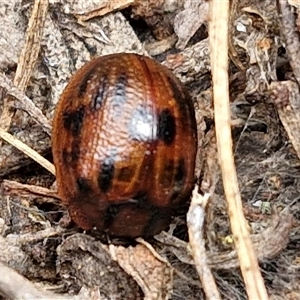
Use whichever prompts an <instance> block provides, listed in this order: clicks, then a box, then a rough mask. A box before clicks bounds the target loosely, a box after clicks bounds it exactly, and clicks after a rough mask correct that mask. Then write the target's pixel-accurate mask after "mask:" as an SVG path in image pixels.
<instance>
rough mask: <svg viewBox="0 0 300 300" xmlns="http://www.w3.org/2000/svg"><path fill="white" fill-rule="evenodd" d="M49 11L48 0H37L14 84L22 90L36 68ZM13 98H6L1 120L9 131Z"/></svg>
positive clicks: (1, 125)
mask: <svg viewBox="0 0 300 300" xmlns="http://www.w3.org/2000/svg"><path fill="white" fill-rule="evenodd" d="M47 11H48V0H36V1H35V2H34V6H33V10H32V14H31V17H30V20H29V23H28V28H27V32H26V40H25V44H24V46H23V49H22V51H21V54H20V58H19V63H18V67H17V70H16V75H15V78H14V85H15V86H17V87H18V88H19V89H20V90H21V91H25V89H26V87H27V84H28V82H29V79H30V76H31V73H32V71H33V69H34V66H35V63H36V61H37V58H38V55H39V52H40V42H41V39H42V32H43V29H44V22H45V19H46V15H47ZM10 101H11V99H10V98H9V97H7V98H5V99H4V107H3V112H2V115H1V120H0V127H1V128H2V129H3V130H4V131H7V130H8V129H9V127H10V124H11V120H12V117H13V115H14V112H15V110H14V109H11V106H10Z"/></svg>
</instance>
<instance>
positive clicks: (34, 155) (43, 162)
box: [0, 128, 55, 175]
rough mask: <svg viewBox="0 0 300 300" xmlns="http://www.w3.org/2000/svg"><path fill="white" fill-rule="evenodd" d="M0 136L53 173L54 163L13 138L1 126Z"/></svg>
mask: <svg viewBox="0 0 300 300" xmlns="http://www.w3.org/2000/svg"><path fill="white" fill-rule="evenodd" d="M0 137H1V138H2V139H4V140H5V141H6V142H8V143H10V144H11V145H13V146H15V147H16V148H18V149H19V150H20V151H22V152H23V153H25V154H26V155H28V156H29V157H30V158H32V159H33V160H34V161H36V162H38V163H39V164H40V165H41V166H43V167H44V168H45V169H47V170H48V171H49V172H50V173H52V174H53V175H55V168H54V165H53V164H51V163H50V162H49V161H48V160H47V159H45V158H44V157H43V156H41V155H40V154H39V153H37V152H36V151H34V150H33V149H31V148H30V147H28V146H27V145H26V144H24V143H23V142H21V141H20V140H18V139H17V138H15V137H14V136H13V135H11V134H10V133H8V132H6V131H5V130H3V129H2V128H0Z"/></svg>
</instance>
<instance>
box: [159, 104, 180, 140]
mask: <svg viewBox="0 0 300 300" xmlns="http://www.w3.org/2000/svg"><path fill="white" fill-rule="evenodd" d="M175 135H176V121H175V117H174V115H173V114H172V112H171V111H170V110H169V109H164V110H162V111H161V112H160V114H159V115H158V124H157V137H158V138H159V139H160V140H162V141H163V142H164V143H165V144H167V145H171V144H172V143H173V141H174V138H175Z"/></svg>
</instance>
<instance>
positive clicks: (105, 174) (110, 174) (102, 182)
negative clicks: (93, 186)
mask: <svg viewBox="0 0 300 300" xmlns="http://www.w3.org/2000/svg"><path fill="white" fill-rule="evenodd" d="M114 175H115V165H114V160H113V159H107V161H106V162H103V163H102V164H101V167H100V172H99V175H98V185H99V188H100V189H101V191H102V192H103V193H106V192H108V191H109V189H110V188H111V185H112V181H113V178H114Z"/></svg>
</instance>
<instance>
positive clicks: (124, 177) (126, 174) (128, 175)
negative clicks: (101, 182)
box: [118, 166, 135, 182]
mask: <svg viewBox="0 0 300 300" xmlns="http://www.w3.org/2000/svg"><path fill="white" fill-rule="evenodd" d="M134 173H135V166H131V167H124V168H121V169H120V171H119V174H118V180H119V181H123V182H131V180H132V177H133V175H134Z"/></svg>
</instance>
